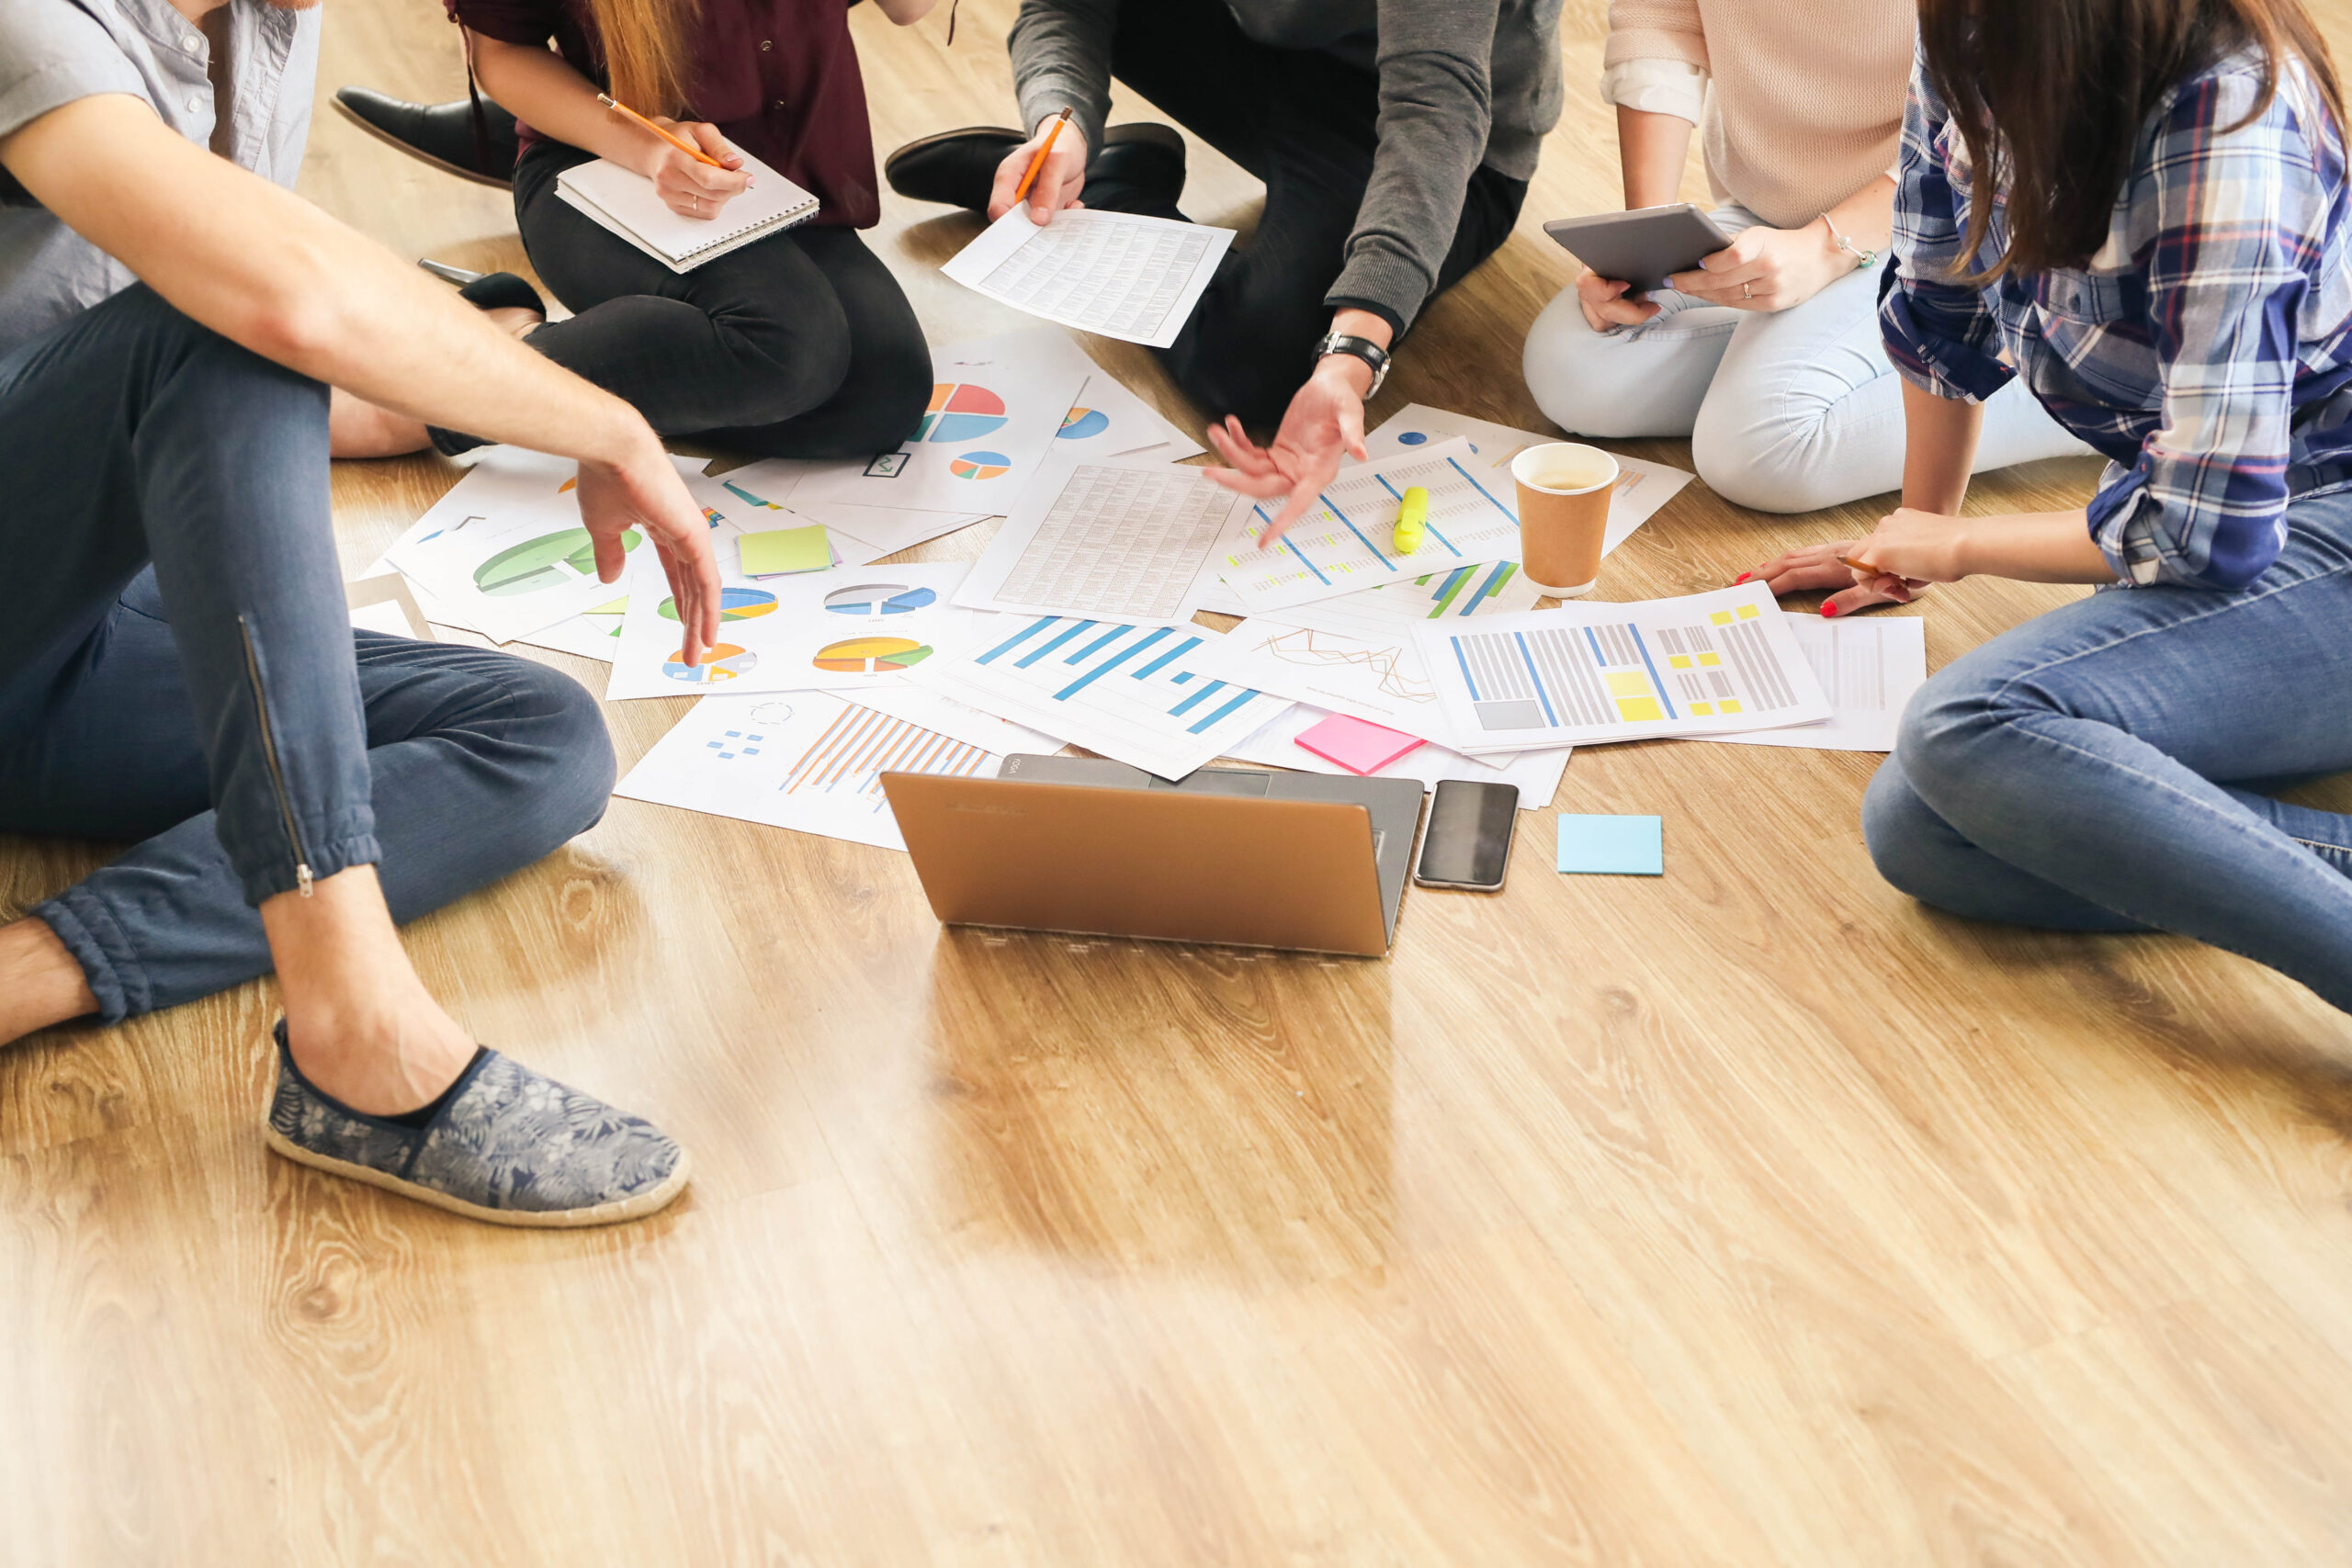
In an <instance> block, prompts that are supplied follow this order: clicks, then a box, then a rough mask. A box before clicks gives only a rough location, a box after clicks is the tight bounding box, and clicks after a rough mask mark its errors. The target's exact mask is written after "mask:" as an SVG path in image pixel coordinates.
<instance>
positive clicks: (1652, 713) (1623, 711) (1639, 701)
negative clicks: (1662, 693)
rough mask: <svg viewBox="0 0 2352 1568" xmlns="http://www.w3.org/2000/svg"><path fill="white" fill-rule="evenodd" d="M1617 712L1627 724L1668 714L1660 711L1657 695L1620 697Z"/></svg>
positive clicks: (1638, 722)
mask: <svg viewBox="0 0 2352 1568" xmlns="http://www.w3.org/2000/svg"><path fill="white" fill-rule="evenodd" d="M1725 706H1729V704H1725ZM1617 713H1618V716H1620V717H1622V718H1623V719H1624V721H1625V722H1626V723H1627V724H1640V723H1642V722H1643V721H1644V720H1645V719H1658V718H1664V717H1665V716H1666V715H1664V714H1662V713H1660V712H1659V711H1658V706H1657V698H1656V697H1646V696H1645V697H1619V698H1618V699H1617Z"/></svg>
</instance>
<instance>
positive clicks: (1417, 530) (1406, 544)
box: [1397, 485, 1430, 556]
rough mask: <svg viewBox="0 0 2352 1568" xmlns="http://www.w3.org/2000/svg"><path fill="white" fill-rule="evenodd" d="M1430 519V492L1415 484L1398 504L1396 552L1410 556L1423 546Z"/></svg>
mask: <svg viewBox="0 0 2352 1568" xmlns="http://www.w3.org/2000/svg"><path fill="white" fill-rule="evenodd" d="M1429 520H1430V492H1429V491H1425V490H1423V489H1422V488H1421V487H1420V486H1419V485H1415V486H1413V487H1412V488H1411V489H1409V490H1408V491H1406V492H1405V499H1404V500H1403V501H1401V502H1398V503H1397V554H1398V555H1400V556H1409V555H1411V554H1412V553H1413V552H1414V551H1416V550H1418V549H1419V548H1420V547H1421V535H1422V533H1423V532H1424V531H1425V530H1426V529H1427V527H1428V525H1429Z"/></svg>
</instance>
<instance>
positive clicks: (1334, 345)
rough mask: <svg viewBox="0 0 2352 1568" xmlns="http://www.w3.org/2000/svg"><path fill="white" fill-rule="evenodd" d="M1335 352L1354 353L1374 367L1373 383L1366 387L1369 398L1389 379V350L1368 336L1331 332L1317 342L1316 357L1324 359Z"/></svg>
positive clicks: (1367, 397) (1366, 396) (1366, 397)
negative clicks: (1352, 335)
mask: <svg viewBox="0 0 2352 1568" xmlns="http://www.w3.org/2000/svg"><path fill="white" fill-rule="evenodd" d="M1334 354H1348V355H1354V356H1355V357H1356V358H1358V359H1361V360H1363V362H1364V363H1365V364H1366V365H1368V366H1370V367H1372V385H1371V386H1370V387H1368V388H1366V389H1364V394H1363V395H1364V397H1365V399H1366V400H1370V399H1371V398H1372V397H1373V395H1374V394H1375V393H1377V392H1378V391H1379V390H1380V384H1381V383H1382V382H1383V381H1385V380H1386V379H1388V351H1387V350H1386V349H1385V348H1383V347H1381V346H1380V345H1379V344H1376V343H1374V342H1373V341H1372V340H1371V339H1370V338H1368V337H1351V336H1350V335H1349V334H1348V333H1327V334H1325V335H1324V336H1323V337H1322V338H1321V339H1320V340H1318V341H1317V343H1316V344H1315V357H1316V358H1317V359H1318V360H1319V359H1323V358H1326V357H1328V356H1329V355H1334Z"/></svg>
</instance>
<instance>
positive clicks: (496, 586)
mask: <svg viewBox="0 0 2352 1568" xmlns="http://www.w3.org/2000/svg"><path fill="white" fill-rule="evenodd" d="M644 542H645V541H644V536H642V535H640V534H639V532H638V531H637V530H636V529H634V528H631V529H630V530H629V531H628V533H626V534H623V535H622V536H621V548H622V550H623V551H624V552H627V551H629V550H633V549H635V548H637V547H638V546H639V545H640V544H642V543H644ZM595 575H596V547H595V545H594V542H592V541H591V540H590V539H589V537H588V530H587V529H585V528H565V529H561V530H560V531H558V532H556V533H553V534H542V535H540V536H538V537H537V538H536V539H531V540H527V541H526V542H525V543H523V544H519V545H515V546H511V547H508V548H506V549H503V550H501V551H499V552H498V553H497V554H496V555H494V556H492V557H491V558H489V559H488V560H486V561H484V562H482V563H481V565H480V566H478V567H476V568H474V586H475V587H476V588H479V589H481V591H482V592H484V593H488V594H491V595H492V596H493V597H496V598H500V599H511V598H515V597H516V596H518V595H520V594H524V593H537V592H539V591H540V590H541V589H543V588H560V587H562V586H563V585H564V584H566V583H568V582H577V581H580V580H581V579H582V578H583V577H594V576H595Z"/></svg>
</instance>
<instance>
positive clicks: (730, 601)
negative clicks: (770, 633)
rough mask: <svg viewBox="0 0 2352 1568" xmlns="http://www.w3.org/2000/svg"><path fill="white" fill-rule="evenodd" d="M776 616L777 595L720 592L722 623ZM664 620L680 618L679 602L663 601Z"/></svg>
mask: <svg viewBox="0 0 2352 1568" xmlns="http://www.w3.org/2000/svg"><path fill="white" fill-rule="evenodd" d="M661 615H662V619H663V620H665V621H674V620H676V619H677V618H678V602H677V600H675V599H664V600H662V610H661ZM762 615H775V594H773V593H770V592H768V591H767V590H765V589H763V588H722V589H720V590H719V591H718V618H719V619H720V620H722V621H755V620H757V619H759V618H760V617H761V616H762Z"/></svg>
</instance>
